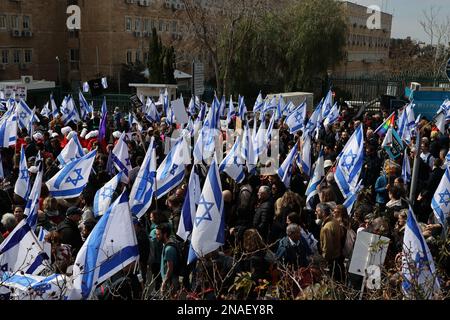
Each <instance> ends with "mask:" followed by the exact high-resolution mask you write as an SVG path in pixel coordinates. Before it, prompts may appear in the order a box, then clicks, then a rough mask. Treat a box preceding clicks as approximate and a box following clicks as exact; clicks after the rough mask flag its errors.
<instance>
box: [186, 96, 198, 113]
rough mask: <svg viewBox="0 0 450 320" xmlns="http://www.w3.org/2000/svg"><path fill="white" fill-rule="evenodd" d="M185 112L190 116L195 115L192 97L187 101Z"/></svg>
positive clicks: (195, 109) (195, 110)
mask: <svg viewBox="0 0 450 320" xmlns="http://www.w3.org/2000/svg"><path fill="white" fill-rule="evenodd" d="M187 112H188V113H189V115H190V116H193V115H194V114H196V113H197V108H196V105H195V98H194V96H192V98H191V101H189V106H188V109H187Z"/></svg>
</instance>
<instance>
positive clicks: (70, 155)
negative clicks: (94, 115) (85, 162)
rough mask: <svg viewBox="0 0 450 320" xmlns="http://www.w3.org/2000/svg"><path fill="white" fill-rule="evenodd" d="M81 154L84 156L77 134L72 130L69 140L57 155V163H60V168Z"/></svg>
mask: <svg viewBox="0 0 450 320" xmlns="http://www.w3.org/2000/svg"><path fill="white" fill-rule="evenodd" d="M82 156H84V152H83V147H82V146H81V144H80V140H78V136H77V135H76V133H75V132H73V133H72V136H71V138H70V140H69V142H68V143H67V144H66V145H65V146H64V148H63V149H62V150H61V153H60V154H59V155H58V157H57V159H58V161H59V163H60V164H61V166H60V168H62V166H65V165H66V164H67V163H69V162H71V161H73V160H75V159H79V158H81V157H82Z"/></svg>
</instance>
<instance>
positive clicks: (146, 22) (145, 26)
mask: <svg viewBox="0 0 450 320" xmlns="http://www.w3.org/2000/svg"><path fill="white" fill-rule="evenodd" d="M144 31H145V32H149V31H150V19H145V20H144Z"/></svg>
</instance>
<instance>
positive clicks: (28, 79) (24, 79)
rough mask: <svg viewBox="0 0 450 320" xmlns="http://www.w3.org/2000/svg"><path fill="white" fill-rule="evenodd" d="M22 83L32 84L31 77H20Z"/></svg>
mask: <svg viewBox="0 0 450 320" xmlns="http://www.w3.org/2000/svg"><path fill="white" fill-rule="evenodd" d="M21 78H22V83H31V82H33V76H22V77H21Z"/></svg>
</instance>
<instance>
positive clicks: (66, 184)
mask: <svg viewBox="0 0 450 320" xmlns="http://www.w3.org/2000/svg"><path fill="white" fill-rule="evenodd" d="M96 154H97V150H92V151H91V152H89V153H88V154H86V155H85V156H83V157H81V158H78V159H75V160H73V161H72V162H69V163H68V164H67V165H66V166H64V167H63V168H62V169H61V170H60V171H59V172H58V173H57V174H55V175H54V176H53V177H52V178H51V179H50V180H48V181H47V182H46V185H47V187H48V190H49V192H50V195H51V196H53V197H55V198H57V199H64V198H76V197H78V196H79V195H80V194H81V193H82V192H83V189H84V188H85V187H86V184H87V183H88V180H89V175H90V173H91V171H92V165H93V164H94V160H95V155H96Z"/></svg>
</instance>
